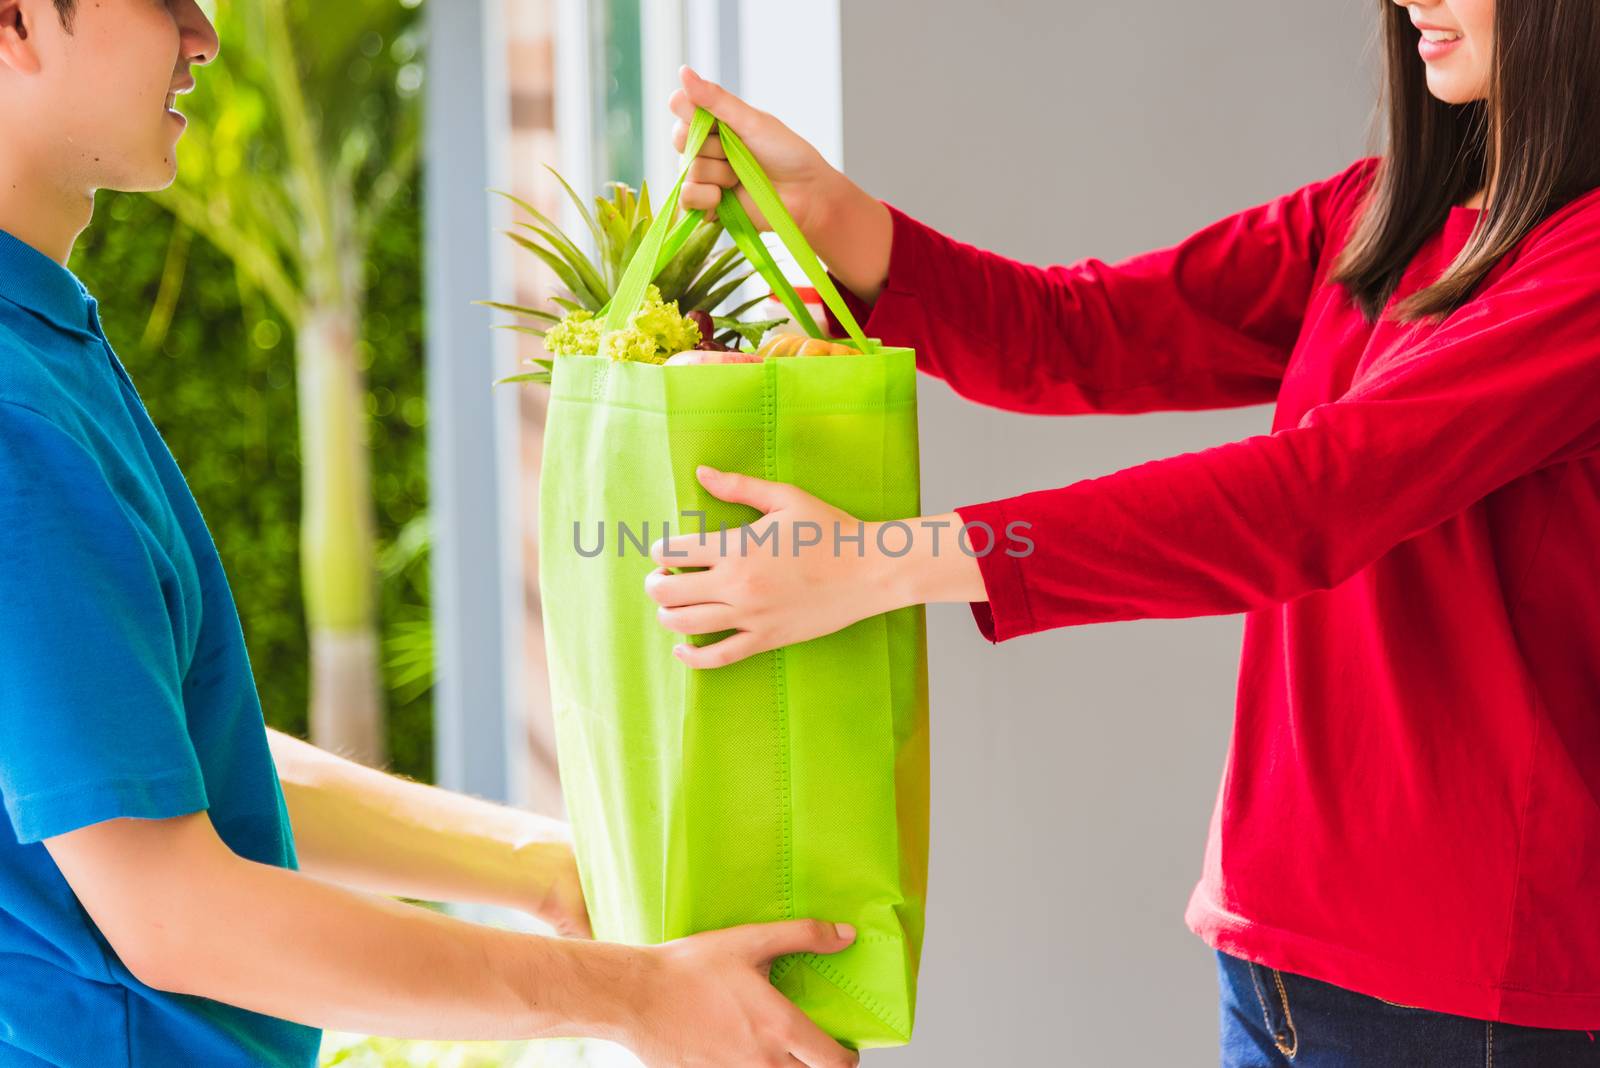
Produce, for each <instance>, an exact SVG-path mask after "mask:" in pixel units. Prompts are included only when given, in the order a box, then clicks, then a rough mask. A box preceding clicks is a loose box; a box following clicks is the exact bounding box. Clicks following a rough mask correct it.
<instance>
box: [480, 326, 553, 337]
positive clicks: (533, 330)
mask: <svg viewBox="0 0 1600 1068" xmlns="http://www.w3.org/2000/svg"><path fill="white" fill-rule="evenodd" d="M490 329H491V330H510V331H511V332H512V333H514V334H532V335H533V336H534V337H544V331H543V330H541V329H539V328H538V327H537V326H519V325H518V324H516V323H495V324H494V325H493V326H492V327H490Z"/></svg>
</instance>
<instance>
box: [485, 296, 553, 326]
mask: <svg viewBox="0 0 1600 1068" xmlns="http://www.w3.org/2000/svg"><path fill="white" fill-rule="evenodd" d="M472 303H474V304H479V305H482V306H483V307H485V308H494V309H495V310H496V311H503V312H510V313H511V314H512V315H526V316H528V317H529V318H531V319H543V320H545V321H546V322H551V323H559V322H560V321H561V316H559V315H557V314H556V313H555V312H548V311H540V310H539V309H538V308H524V307H523V306H522V305H520V304H502V303H501V302H500V301H498V300H475V301H473V302H472Z"/></svg>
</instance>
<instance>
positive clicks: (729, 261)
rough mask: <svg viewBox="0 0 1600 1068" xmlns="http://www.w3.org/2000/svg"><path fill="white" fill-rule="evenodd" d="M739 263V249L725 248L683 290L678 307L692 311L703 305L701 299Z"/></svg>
mask: <svg viewBox="0 0 1600 1068" xmlns="http://www.w3.org/2000/svg"><path fill="white" fill-rule="evenodd" d="M738 265H739V250H738V249H736V248H729V249H725V250H723V253H722V255H720V256H718V257H717V258H716V259H715V260H713V261H712V263H711V266H709V267H707V268H706V269H705V270H704V271H701V272H700V277H698V278H696V279H695V280H694V282H693V283H691V284H690V285H689V287H688V288H687V289H685V290H684V291H683V295H682V296H681V297H680V298H679V302H678V307H680V308H687V309H689V310H691V311H692V310H694V309H695V308H699V307H701V301H703V300H705V299H706V296H707V295H708V294H709V293H710V292H711V287H712V286H714V285H716V284H717V283H718V282H720V281H722V279H723V278H724V277H725V276H726V275H727V273H728V272H729V271H731V270H733V269H734V268H735V267H737V266H738Z"/></svg>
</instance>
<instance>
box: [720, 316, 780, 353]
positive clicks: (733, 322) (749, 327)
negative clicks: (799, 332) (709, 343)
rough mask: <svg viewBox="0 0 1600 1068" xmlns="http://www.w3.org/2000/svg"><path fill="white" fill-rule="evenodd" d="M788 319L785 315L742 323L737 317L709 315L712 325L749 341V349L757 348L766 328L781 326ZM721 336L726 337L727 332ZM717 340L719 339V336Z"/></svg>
mask: <svg viewBox="0 0 1600 1068" xmlns="http://www.w3.org/2000/svg"><path fill="white" fill-rule="evenodd" d="M788 321H789V320H788V318H787V317H785V318H782V319H755V320H751V321H750V322H747V323H744V322H740V321H739V320H737V319H731V318H727V317H725V316H721V315H713V316H712V317H711V322H712V324H713V325H715V326H717V327H718V328H720V329H722V330H725V331H727V333H728V334H737V335H738V336H739V337H742V338H744V339H745V340H746V341H748V342H750V348H751V349H758V348H760V347H761V339H762V337H764V336H765V335H766V333H767V331H768V330H771V329H772V328H773V327H775V326H782V325H783V324H784V323H786V322H788ZM723 336H724V337H726V336H727V334H724V335H723ZM718 340H721V339H720V338H719V339H718Z"/></svg>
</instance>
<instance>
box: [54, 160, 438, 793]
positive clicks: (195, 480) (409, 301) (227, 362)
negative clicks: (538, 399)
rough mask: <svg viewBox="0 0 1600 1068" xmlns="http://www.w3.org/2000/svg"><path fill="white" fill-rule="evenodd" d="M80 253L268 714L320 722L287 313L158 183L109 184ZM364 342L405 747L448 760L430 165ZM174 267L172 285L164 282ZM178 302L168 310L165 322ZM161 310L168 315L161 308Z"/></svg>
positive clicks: (399, 208)
mask: <svg viewBox="0 0 1600 1068" xmlns="http://www.w3.org/2000/svg"><path fill="white" fill-rule="evenodd" d="M71 267H72V269H73V270H74V271H75V272H76V273H77V274H78V276H79V277H80V278H82V279H83V281H84V284H86V285H87V286H88V287H89V289H90V291H91V292H93V293H94V294H95V296H96V298H97V299H98V300H99V302H100V307H101V314H102V317H103V319H104V322H105V326H106V331H107V333H108V334H109V336H110V337H111V340H112V343H113V344H114V345H115V346H116V349H117V354H118V356H119V357H121V359H122V361H123V363H124V364H126V365H127V368H128V372H129V374H130V375H132V377H133V380H134V382H135V384H136V385H137V386H138V387H139V392H140V395H141V396H142V397H143V399H144V402H145V405H146V407H148V408H149V409H150V414H151V416H152V418H153V419H154V420H155V422H156V425H157V426H158V427H159V428H160V430H161V432H162V435H163V437H165V439H166V441H167V444H168V446H169V447H170V448H171V449H172V452H173V455H174V456H175V457H176V458H177V461H178V463H179V465H180V466H181V467H182V468H183V471H184V474H185V476H186V477H187V478H188V481H189V486H190V488H191V489H192V490H193V491H194V495H195V499H196V500H197V501H198V502H199V504H200V508H201V510H202V512H204V514H205V517H206V522H207V524H208V525H209V526H210V528H211V533H212V537H213V538H214V539H215V541H216V543H217V549H218V551H219V552H220V553H221V555H222V560H223V564H224V565H225V566H226V568H227V571H228V578H229V582H230V585H231V586H232V589H233V594H234V598H235V600H236V601H237V602H238V605H239V615H240V617H241V619H242V621H243V624H244V633H245V640H246V642H247V644H248V646H249V649H250V658H251V666H252V667H253V669H254V671H255V676H256V683H257V686H258V687H259V689H260V691H261V701H262V706H263V708H264V710H265V712H266V717H267V722H268V723H270V724H271V725H272V726H274V727H278V728H281V729H283V730H286V731H290V732H292V733H295V734H298V735H301V736H304V734H305V728H306V707H307V705H306V702H307V676H308V668H309V665H308V663H307V651H306V631H305V620H304V614H303V610H302V604H301V593H300V578H299V555H300V546H299V533H298V521H299V500H300V462H299V448H300V443H299V433H298V429H297V428H298V423H297V421H296V417H295V410H296V399H295V359H294V347H293V344H292V338H291V337H290V335H289V330H288V326H287V324H285V323H284V321H283V319H282V318H281V316H279V315H278V314H277V312H276V310H275V309H274V308H273V307H272V306H271V305H270V304H269V303H268V302H267V301H266V300H265V299H263V298H262V297H261V295H260V292H259V290H256V289H254V288H252V287H250V286H249V285H246V284H242V283H241V281H240V279H239V278H238V277H237V275H236V274H235V270H234V266H233V263H232V261H230V260H229V259H228V258H227V257H226V256H224V255H222V254H221V253H220V252H218V251H217V250H216V249H215V248H213V247H212V246H211V245H210V244H208V243H207V242H206V241H205V240H203V239H202V238H199V237H197V236H194V235H193V234H192V233H190V232H189V231H187V230H186V229H184V228H182V226H181V224H178V223H177V222H175V220H174V219H173V217H172V216H171V215H170V214H169V213H168V212H167V211H166V210H165V209H163V208H162V207H160V206H159V205H157V204H156V203H155V202H154V201H152V200H150V199H149V198H147V197H143V196H138V195H132V194H125V193H102V194H101V195H100V197H99V200H98V203H97V210H96V213H95V223H94V225H93V226H91V227H90V229H89V230H88V231H87V232H86V233H85V234H84V236H83V238H82V239H81V240H80V241H79V243H78V246H77V249H76V252H75V253H74V256H73V259H72V263H71ZM366 267H367V271H368V277H369V278H370V279H373V280H374V284H373V285H372V286H371V287H370V289H369V290H368V293H367V304H366V311H365V318H364V324H363V332H364V336H363V339H362V342H361V355H362V362H363V365H364V366H365V369H366V374H367V380H368V394H367V415H368V420H367V430H368V435H369V440H370V442H371V446H372V465H373V467H372V473H373V489H374V494H375V497H376V502H377V520H378V533H379V538H380V541H379V561H380V572H381V576H382V584H381V589H382V599H381V611H382V623H383V637H384V645H385V654H386V655H385V661H386V663H385V683H386V687H387V689H388V694H387V697H388V701H389V726H388V729H389V751H390V754H391V757H392V763H391V766H392V768H393V770H395V771H398V772H401V773H403V774H406V775H410V776H413V777H415V778H418V779H422V780H424V781H431V780H432V777H433V725H432V723H433V708H432V705H433V701H432V688H431V679H432V672H431V663H432V660H431V649H432V638H431V630H430V628H429V625H428V576H427V546H428V537H427V514H426V508H427V457H426V453H425V435H424V429H425V424H426V406H425V401H424V392H423V350H422V330H423V325H422V234H421V218H420V206H419V202H418V196H417V189H416V183H415V182H408V183H407V185H406V188H405V189H404V190H402V191H401V192H400V193H399V194H398V195H396V197H395V199H394V201H393V204H392V206H391V208H390V210H389V212H388V213H387V214H386V216H385V219H384V222H383V224H382V225H381V226H378V227H376V228H375V236H374V240H373V244H372V248H371V252H370V254H369V256H368V262H367V264H366ZM163 280H165V282H166V284H165V286H164V285H163ZM167 309H170V324H167V323H165V322H164V320H165V318H166V314H167V311H166V310H167ZM153 317H154V320H155V321H154V322H152V318H153Z"/></svg>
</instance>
